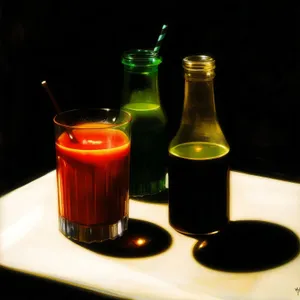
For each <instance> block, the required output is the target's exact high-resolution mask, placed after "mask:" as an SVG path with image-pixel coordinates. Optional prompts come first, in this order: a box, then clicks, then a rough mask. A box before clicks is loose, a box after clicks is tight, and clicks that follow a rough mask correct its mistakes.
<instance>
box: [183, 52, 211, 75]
mask: <svg viewBox="0 0 300 300" xmlns="http://www.w3.org/2000/svg"><path fill="white" fill-rule="evenodd" d="M182 65H183V67H184V69H185V70H187V71H213V70H214V69H215V67H216V65H215V60H214V59H213V58H212V57H211V56H208V55H191V56H187V57H185V58H184V59H183V62H182Z"/></svg>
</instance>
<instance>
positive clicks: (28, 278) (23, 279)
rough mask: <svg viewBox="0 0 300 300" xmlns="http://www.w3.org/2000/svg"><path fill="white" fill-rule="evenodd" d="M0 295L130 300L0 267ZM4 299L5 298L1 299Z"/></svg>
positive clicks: (84, 299)
mask: <svg viewBox="0 0 300 300" xmlns="http://www.w3.org/2000/svg"><path fill="white" fill-rule="evenodd" d="M0 280H1V293H2V294H3V295H6V294H7V295H9V296H10V297H9V299H18V298H20V295H21V298H20V299H23V300H25V299H44V298H49V299H51V298H52V299H64V298H65V297H67V298H69V299H82V300H131V299H129V298H120V297H115V296H109V295H105V294H104V293H100V292H99V293H96V292H92V291H89V290H85V289H83V288H79V287H75V286H71V285H68V284H65V283H61V282H59V281H54V280H50V279H46V278H41V277H37V276H34V275H29V274H25V273H22V272H18V271H15V270H11V269H9V268H5V267H1V266H0ZM3 298H5V297H3Z"/></svg>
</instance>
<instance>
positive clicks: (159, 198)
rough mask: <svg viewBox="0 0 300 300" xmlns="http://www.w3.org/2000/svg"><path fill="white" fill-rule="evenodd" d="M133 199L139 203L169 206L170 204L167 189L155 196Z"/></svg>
mask: <svg viewBox="0 0 300 300" xmlns="http://www.w3.org/2000/svg"><path fill="white" fill-rule="evenodd" d="M132 199H133V200H136V201H139V202H146V203H156V204H167V203H168V202H169V189H166V190H164V191H162V192H160V193H157V194H155V195H149V196H144V197H135V198H132Z"/></svg>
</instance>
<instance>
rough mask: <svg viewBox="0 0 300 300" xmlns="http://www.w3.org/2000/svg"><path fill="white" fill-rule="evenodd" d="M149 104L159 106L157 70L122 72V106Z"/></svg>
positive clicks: (126, 69) (127, 70) (128, 70)
mask: <svg viewBox="0 0 300 300" xmlns="http://www.w3.org/2000/svg"><path fill="white" fill-rule="evenodd" d="M129 103H151V104H158V105H160V97H159V87H158V68H157V67H156V68H150V69H149V68H147V69H146V68H143V69H128V68H125V70H124V84H123V105H126V104H129Z"/></svg>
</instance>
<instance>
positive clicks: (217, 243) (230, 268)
mask: <svg viewBox="0 0 300 300" xmlns="http://www.w3.org/2000/svg"><path fill="white" fill-rule="evenodd" d="M299 250H300V244H299V238H298V237H297V235H296V234H295V233H294V232H293V231H291V230H290V229H288V228H286V227H283V226H281V225H278V224H274V223H269V222H264V221H234V222H230V223H229V225H228V226H227V228H226V229H224V230H223V231H222V232H219V233H217V234H215V235H212V236H209V237H207V238H204V239H202V240H199V241H198V242H197V243H196V245H195V246H194V248H193V255H194V258H195V259H196V260H197V261H198V262H199V263H200V264H202V265H204V266H206V267H209V268H212V269H216V270H220V271H227V272H255V271H262V270H267V269H271V268H274V267H277V266H280V265H283V264H285V263H287V262H289V261H291V260H292V259H293V258H295V257H296V256H297V255H298V254H299Z"/></svg>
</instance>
